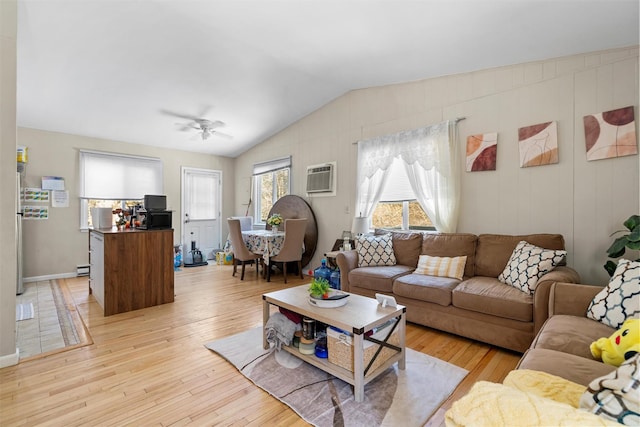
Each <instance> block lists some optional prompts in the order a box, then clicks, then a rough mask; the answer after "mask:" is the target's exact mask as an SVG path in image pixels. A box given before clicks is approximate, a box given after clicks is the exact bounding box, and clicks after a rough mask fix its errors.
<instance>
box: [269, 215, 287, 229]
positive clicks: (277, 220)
mask: <svg viewBox="0 0 640 427" xmlns="http://www.w3.org/2000/svg"><path fill="white" fill-rule="evenodd" d="M283 221H284V220H283V219H282V215H280V214H278V213H274V214H273V215H271V216H270V217H269V218H267V224H269V225H270V226H272V227H274V226H275V227H277V226H279V225H281V224H282V222H283Z"/></svg>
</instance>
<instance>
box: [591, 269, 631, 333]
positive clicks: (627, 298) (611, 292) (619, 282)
mask: <svg viewBox="0 0 640 427" xmlns="http://www.w3.org/2000/svg"><path fill="white" fill-rule="evenodd" d="M587 317H588V318H589V319H593V320H597V321H598V322H600V323H603V324H605V325H607V326H611V327H612V328H613V329H619V328H620V327H621V326H622V324H623V323H624V321H625V320H626V319H631V318H640V262H638V261H629V260H627V259H620V261H618V267H616V271H615V272H614V273H613V276H611V280H609V284H608V285H607V286H606V287H604V288H603V289H602V290H601V291H600V292H598V294H597V295H596V296H595V297H594V298H593V301H591V304H589V308H588V309H587Z"/></svg>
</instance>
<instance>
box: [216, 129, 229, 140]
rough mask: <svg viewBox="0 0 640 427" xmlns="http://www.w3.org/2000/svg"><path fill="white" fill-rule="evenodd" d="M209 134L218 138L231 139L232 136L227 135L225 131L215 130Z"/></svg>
mask: <svg viewBox="0 0 640 427" xmlns="http://www.w3.org/2000/svg"><path fill="white" fill-rule="evenodd" d="M211 134H212V135H213V136H217V137H218V138H224V139H233V136H231V135H229V134H227V133H222V132H218V131H217V130H213V131H211Z"/></svg>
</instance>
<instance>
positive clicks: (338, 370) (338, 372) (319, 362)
mask: <svg viewBox="0 0 640 427" xmlns="http://www.w3.org/2000/svg"><path fill="white" fill-rule="evenodd" d="M282 350H284V351H286V352H287V353H291V354H292V355H294V356H296V357H298V358H300V359H302V360H304V361H305V362H307V363H309V364H311V365H313V366H315V367H316V368H319V369H321V370H323V371H325V372H326V373H328V374H331V375H333V376H334V377H336V378H340V379H341V380H342V381H344V382H346V383H348V384H351V385H352V386H355V385H356V377H355V374H354V373H353V371H350V370H348V369H345V368H343V367H341V366H338V365H336V364H334V363H331V362H329V359H322V358H320V357H316V356H315V355H313V354H308V355H307V354H303V353H300V351H298V349H297V348H296V347H292V346H282ZM402 357H403V354H401V353H397V354H394V355H393V356H391V357H390V358H389V359H387V360H385V361H384V362H383V363H382V365H380V366H379V367H378V368H377V369H375V370H373V371H370V372H368V373H367V375H366V376H365V377H364V383H363V386H364V385H366V384H368V383H369V382H370V381H371V380H373V379H375V378H376V377H377V376H378V375H380V374H381V373H382V372H384V371H385V370H386V369H387V368H389V367H390V366H391V365H393V364H394V363H396V362H400V361H401V360H402Z"/></svg>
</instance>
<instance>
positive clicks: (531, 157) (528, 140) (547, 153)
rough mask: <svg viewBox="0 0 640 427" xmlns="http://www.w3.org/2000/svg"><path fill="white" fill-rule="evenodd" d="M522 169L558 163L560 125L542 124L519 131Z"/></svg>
mask: <svg viewBox="0 0 640 427" xmlns="http://www.w3.org/2000/svg"><path fill="white" fill-rule="evenodd" d="M518 145H519V149H520V167H521V168H528V167H531V166H543V165H550V164H553V163H558V124H557V122H547V123H540V124H537V125H533V126H527V127H522V128H520V129H518Z"/></svg>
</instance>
